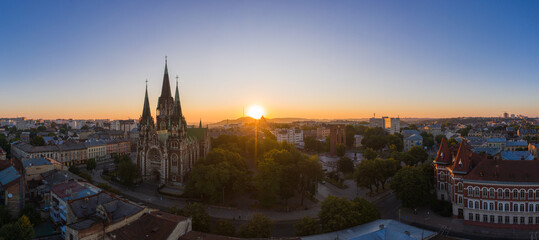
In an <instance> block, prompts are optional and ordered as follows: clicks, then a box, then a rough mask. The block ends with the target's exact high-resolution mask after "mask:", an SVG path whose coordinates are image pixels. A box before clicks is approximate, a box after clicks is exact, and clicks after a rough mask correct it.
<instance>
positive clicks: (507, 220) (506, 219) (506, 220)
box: [505, 216, 509, 224]
mask: <svg viewBox="0 0 539 240" xmlns="http://www.w3.org/2000/svg"><path fill="white" fill-rule="evenodd" d="M505 224H509V216H505Z"/></svg>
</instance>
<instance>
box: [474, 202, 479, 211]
mask: <svg viewBox="0 0 539 240" xmlns="http://www.w3.org/2000/svg"><path fill="white" fill-rule="evenodd" d="M474 208H475V209H479V201H476V202H475V204H474Z"/></svg>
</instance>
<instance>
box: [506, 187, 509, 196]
mask: <svg viewBox="0 0 539 240" xmlns="http://www.w3.org/2000/svg"><path fill="white" fill-rule="evenodd" d="M505 198H509V189H505Z"/></svg>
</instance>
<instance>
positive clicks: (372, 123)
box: [369, 117, 387, 129]
mask: <svg viewBox="0 0 539 240" xmlns="http://www.w3.org/2000/svg"><path fill="white" fill-rule="evenodd" d="M385 118H387V117H385ZM385 118H375V117H373V118H370V119H369V127H371V128H376V127H379V128H383V129H385V128H386V121H385Z"/></svg>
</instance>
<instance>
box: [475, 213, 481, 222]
mask: <svg viewBox="0 0 539 240" xmlns="http://www.w3.org/2000/svg"><path fill="white" fill-rule="evenodd" d="M480 219H481V218H480V216H479V214H475V221H477V222H479V221H481V220H480Z"/></svg>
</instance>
